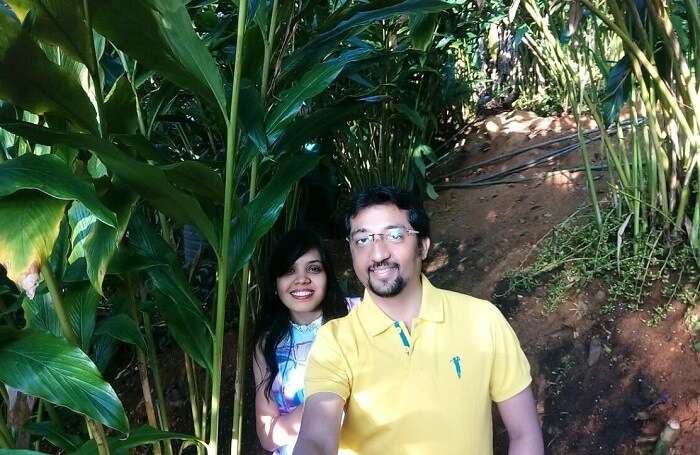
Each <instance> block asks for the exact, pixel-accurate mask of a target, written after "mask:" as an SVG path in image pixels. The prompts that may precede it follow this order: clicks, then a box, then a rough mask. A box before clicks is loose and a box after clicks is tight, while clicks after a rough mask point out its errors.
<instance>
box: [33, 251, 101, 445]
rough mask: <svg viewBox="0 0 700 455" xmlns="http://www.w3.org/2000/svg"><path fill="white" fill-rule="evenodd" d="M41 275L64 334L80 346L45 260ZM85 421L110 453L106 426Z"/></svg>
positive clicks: (96, 439) (76, 345)
mask: <svg viewBox="0 0 700 455" xmlns="http://www.w3.org/2000/svg"><path fill="white" fill-rule="evenodd" d="M41 275H42V276H43V277H44V281H46V287H48V288H49V293H50V294H51V301H52V303H53V307H54V310H55V311H56V316H57V317H58V320H59V322H60V324H61V330H62V331H63V336H64V337H66V339H67V340H68V341H69V342H70V344H72V345H73V346H75V347H78V346H79V344H78V337H77V336H75V332H74V331H73V327H72V326H71V324H70V320H69V319H68V313H66V308H65V306H64V305H63V298H62V297H61V292H60V290H59V289H58V284H57V283H56V277H55V276H54V274H53V271H52V270H51V267H49V265H48V264H47V263H46V262H44V263H43V264H41ZM85 422H87V425H88V428H89V429H90V432H91V434H92V435H93V437H94V439H95V443H96V444H97V452H98V453H99V455H109V446H108V445H107V437H106V436H105V433H104V428H103V427H102V424H101V423H98V422H95V421H94V420H92V419H90V418H89V417H87V416H86V417H85Z"/></svg>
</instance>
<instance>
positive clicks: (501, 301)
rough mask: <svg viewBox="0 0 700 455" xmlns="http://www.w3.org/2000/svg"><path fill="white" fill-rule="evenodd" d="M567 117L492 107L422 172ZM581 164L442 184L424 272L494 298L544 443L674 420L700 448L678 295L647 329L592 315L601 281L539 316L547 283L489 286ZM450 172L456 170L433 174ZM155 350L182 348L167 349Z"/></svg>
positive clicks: (618, 442)
mask: <svg viewBox="0 0 700 455" xmlns="http://www.w3.org/2000/svg"><path fill="white" fill-rule="evenodd" d="M574 125H575V124H574V122H573V120H572V119H570V118H556V117H552V118H538V117H536V116H535V115H534V114H532V113H527V112H512V113H505V114H499V115H497V116H493V117H490V118H488V119H486V120H485V121H483V122H481V123H480V124H478V125H477V127H476V128H474V129H473V130H472V131H471V132H470V133H469V134H468V135H466V136H465V137H464V138H463V139H462V140H461V141H460V143H459V144H458V147H459V148H460V150H461V151H459V152H456V153H453V154H451V156H452V158H450V159H449V160H447V161H446V162H444V163H442V164H440V165H439V166H438V167H436V168H435V169H434V170H433V171H432V178H433V179H435V180H436V183H442V184H450V183H456V182H461V181H467V180H470V181H473V180H474V179H478V178H482V177H484V176H489V175H493V174H495V173H497V172H502V171H504V170H506V169H509V168H511V167H513V166H515V165H517V164H520V163H524V162H526V161H528V160H532V159H535V158H537V157H540V156H542V155H543V154H544V153H547V152H548V151H553V150H555V149H557V148H561V147H562V146H565V145H567V144H571V143H573V141H572V140H568V141H563V142H560V143H558V144H552V145H550V146H546V147H542V148H536V149H533V150H531V151H529V152H526V153H523V154H521V155H519V156H517V157H514V158H512V159H510V160H508V161H504V162H501V163H498V164H493V165H484V166H475V167H474V168H473V169H471V170H469V171H467V172H456V173H455V171H457V170H459V169H461V168H464V167H466V166H470V165H474V164H475V163H479V162H481V161H483V160H485V159H489V158H492V157H495V156H497V155H500V154H504V153H508V152H509V151H512V150H515V149H518V148H521V147H524V146H527V145H530V144H536V143H541V142H545V141H549V140H551V139H552V138H558V137H565V136H569V135H571V134H572V133H575V126H574ZM586 126H587V128H592V127H594V126H595V125H593V124H587V125H586ZM589 152H590V153H591V155H592V156H593V157H594V164H596V163H597V160H598V146H597V145H596V144H595V143H593V144H591V147H590V150H589ZM580 163H581V162H580V159H579V155H578V152H577V151H576V150H574V151H572V152H571V153H570V154H568V155H565V156H561V157H558V158H556V159H553V160H551V161H548V162H547V163H545V164H544V165H541V166H538V167H534V168H532V169H529V170H526V171H524V172H521V173H518V174H514V175H511V176H508V177H505V180H507V181H509V182H510V183H504V184H500V185H493V186H481V187H472V188H469V189H445V190H442V191H441V192H440V197H439V198H438V199H437V200H436V201H431V202H428V203H427V209H428V211H429V213H430V215H431V219H432V229H433V232H432V240H433V247H432V248H431V250H432V251H431V254H430V257H429V260H428V262H427V263H426V273H427V274H428V276H429V277H430V278H431V280H432V281H433V282H434V283H435V284H436V285H438V286H441V287H445V288H449V289H453V290H457V291H460V292H465V293H469V294H472V295H474V296H477V297H481V298H485V299H491V300H492V301H494V302H495V303H496V304H497V305H498V306H499V308H501V310H502V311H503V312H504V314H505V315H506V316H507V317H508V319H509V320H510V322H511V324H512V325H513V327H514V329H515V331H516V332H517V333H518V336H519V338H520V341H521V344H522V346H523V349H524V351H525V353H526V355H527V357H528V359H529V360H530V363H531V366H532V373H533V378H534V381H533V388H534V391H535V395H536V398H537V400H538V412H539V414H540V417H541V420H542V424H543V429H544V435H545V444H546V447H547V450H546V452H547V453H548V454H554V455H560V454H561V455H563V454H567V455H568V454H649V453H650V452H651V449H652V448H653V446H654V440H655V438H656V437H657V436H658V434H659V433H660V431H661V430H662V429H663V427H664V424H665V422H667V421H668V420H669V419H671V418H674V419H677V420H678V421H679V422H680V425H681V431H680V435H679V438H678V440H677V441H676V443H675V444H674V446H673V448H672V449H671V452H670V453H671V454H683V455H687V454H699V453H700V354H698V353H697V352H695V351H694V349H693V347H692V343H693V337H694V335H693V334H692V333H691V332H690V330H689V329H688V327H687V324H686V323H685V320H686V317H687V312H688V311H687V309H686V308H685V307H684V306H683V305H681V304H680V303H676V304H674V305H673V306H672V307H671V311H670V312H669V315H668V317H667V318H666V319H665V320H664V321H662V322H661V324H659V325H658V326H657V327H654V328H649V327H647V326H646V325H645V323H644V322H643V321H642V317H641V316H640V314H639V313H634V312H625V311H622V310H617V312H616V313H613V314H612V315H610V316H605V317H604V316H602V315H601V313H600V311H599V309H600V307H601V306H602V305H604V304H605V303H607V301H608V297H607V292H606V289H605V287H604V286H603V285H602V284H601V283H598V282H595V283H593V284H591V285H590V286H588V287H587V288H586V289H584V290H583V291H581V292H579V293H576V294H574V295H570V296H569V298H568V300H567V303H566V304H565V305H562V306H560V307H559V308H558V309H557V310H556V311H554V312H553V313H550V314H548V315H546V316H545V315H544V314H543V313H544V312H543V296H544V291H545V290H544V288H540V289H537V290H536V291H535V292H534V293H533V294H532V295H526V296H525V295H514V296H513V295H511V296H507V297H494V295H499V294H500V293H501V292H500V291H502V290H503V287H504V281H503V277H504V275H505V273H506V272H508V271H510V270H514V269H516V268H518V267H520V266H521V265H522V264H527V262H528V261H530V260H532V259H533V258H534V257H535V255H536V253H537V251H536V246H537V243H538V241H540V240H541V239H542V238H543V237H544V236H545V235H546V234H547V233H548V232H549V231H550V230H551V229H552V227H554V226H555V225H557V224H558V223H560V222H561V221H563V220H564V219H566V218H567V217H569V216H570V215H571V214H572V213H574V212H575V211H577V210H579V209H581V208H583V209H584V210H585V206H587V205H588V200H589V197H588V193H587V190H586V182H585V177H584V174H583V173H582V172H577V171H565V172H554V171H558V170H562V169H572V168H576V167H578V166H580V165H581V164H580ZM448 172H450V173H453V174H454V175H451V176H450V177H449V178H439V176H440V175H444V174H445V173H448ZM545 172H550V173H549V174H546V175H545V174H543V173H545ZM596 184H597V185H598V194H599V196H601V197H602V196H604V193H605V190H606V188H605V185H606V184H605V182H604V181H603V180H602V179H598V180H597V183H596ZM337 250H338V251H339V252H340V253H341V254H340V255H339V256H340V257H339V258H337V259H338V262H339V263H340V264H339V265H340V267H338V269H339V270H345V272H344V273H343V275H344V277H345V278H347V279H348V280H349V286H350V288H351V289H353V290H355V292H357V289H358V286H357V282H356V281H353V280H354V276H353V274H352V272H351V267H349V258H348V256H347V254H346V253H345V254H344V253H343V252H344V250H345V248H344V247H343V246H339V247H338V248H337ZM343 266H344V267H343ZM497 290H498V291H499V292H496V291H497ZM657 294H658V293H657ZM659 299H661V297H660V296H658V295H656V296H654V295H652V297H650V299H649V301H648V302H646V303H645V305H646V307H649V308H653V307H654V306H655V304H656V301H657V300H659ZM696 308H697V307H696ZM696 312H697V310H696ZM698 316H700V314H698ZM594 340H595V341H594ZM592 341H593V344H594V345H595V344H596V343H597V342H599V343H600V344H599V345H600V349H599V350H597V352H599V353H600V356H599V358H598V359H597V361H594V362H589V356H590V353H591V344H592ZM235 344H236V343H235V339H234V337H233V335H232V334H229V336H228V337H227V340H226V358H225V361H224V363H225V367H224V371H225V378H224V382H223V390H224V398H223V405H222V407H223V411H224V415H223V422H222V424H221V427H222V428H223V429H227V428H230V425H231V414H232V403H233V401H232V399H233V397H232V390H233V381H232V373H233V371H234V364H235V359H234V358H233V356H234V352H235ZM162 349H163V350H164V351H165V352H171V353H172V352H179V351H178V350H177V349H175V348H174V347H173V346H163V347H162ZM594 350H595V349H594ZM161 362H162V364H163V367H162V369H163V377H164V378H165V381H166V395H167V399H168V401H169V403H170V413H171V415H172V417H171V420H172V421H173V422H172V427H173V429H175V430H177V431H183V432H188V433H191V417H190V408H189V403H188V402H187V383H186V379H185V374H184V368H183V367H182V359H181V354H177V355H165V356H161ZM589 363H591V365H590V366H589ZM133 367H134V366H133V364H132V365H131V366H130V367H129V368H130V369H131V370H133ZM127 373H128V374H126V375H124V377H123V378H122V380H120V382H119V389H120V390H119V392H120V396H122V398H123V399H124V404H125V407H126V409H129V410H130V415H129V417H130V420H131V421H132V422H142V421H143V420H145V419H144V417H143V415H144V410H143V402H142V398H141V393H140V385H139V383H138V379H137V378H138V375H137V374H133V371H131V372H129V371H127ZM123 392H126V393H123ZM246 401H247V403H248V404H247V405H246V408H247V410H248V412H247V414H248V417H247V419H246V420H247V423H246V430H245V436H244V438H245V441H246V444H245V446H244V449H243V453H244V454H246V455H249V454H258V453H262V452H261V451H260V449H259V447H258V446H257V444H256V442H257V441H256V437H255V430H254V427H253V425H252V412H253V408H252V400H250V398H249V399H248V400H246ZM495 435H496V453H498V454H505V453H506V449H505V448H506V447H507V445H506V441H507V435H506V433H505V430H504V429H503V428H502V426H501V425H500V424H498V425H497V428H496V431H495ZM228 436H229V435H228V434H223V433H222V434H221V440H222V441H228V440H229V438H228Z"/></svg>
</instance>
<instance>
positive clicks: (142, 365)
mask: <svg viewBox="0 0 700 455" xmlns="http://www.w3.org/2000/svg"><path fill="white" fill-rule="evenodd" d="M126 287H127V290H128V293H129V312H130V313H131V318H132V319H133V320H134V322H135V323H136V327H140V326H141V321H140V318H139V310H138V306H137V304H136V297H135V296H134V286H133V282H132V279H131V277H130V276H129V275H128V274H127V276H126ZM136 357H137V359H138V364H139V378H140V379H141V390H142V391H143V402H144V406H145V408H146V418H147V419H148V424H149V425H150V426H152V427H153V428H160V427H159V426H158V420H157V419H156V411H155V409H154V408H153V397H152V396H151V384H150V382H149V380H148V364H147V360H146V354H145V353H144V352H143V351H142V350H141V349H140V348H138V347H137V348H136ZM153 453H155V454H156V455H159V454H160V453H161V448H160V442H158V441H156V442H154V443H153Z"/></svg>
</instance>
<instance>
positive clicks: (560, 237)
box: [505, 210, 700, 326]
mask: <svg viewBox="0 0 700 455" xmlns="http://www.w3.org/2000/svg"><path fill="white" fill-rule="evenodd" d="M621 226H622V227H621ZM630 231H631V227H630V226H628V225H627V223H625V220H624V219H623V218H621V217H619V216H618V215H617V214H616V211H615V210H608V211H607V212H606V213H605V214H604V223H603V229H602V231H599V230H598V228H597V226H596V223H595V221H594V220H593V219H592V217H591V216H590V215H588V214H586V213H582V212H577V213H575V214H574V215H572V216H571V217H569V218H568V219H567V220H565V221H564V222H562V223H561V224H559V225H558V226H556V227H555V228H554V229H553V230H552V231H551V232H550V233H549V234H548V235H547V236H546V237H545V238H544V239H542V240H541V241H540V242H539V245H538V256H537V258H536V259H535V261H534V262H533V263H532V264H531V265H529V266H527V267H521V268H519V269H516V270H513V271H511V272H509V273H508V274H506V277H505V278H506V280H507V282H508V287H507V290H506V291H505V294H508V293H525V294H527V293H532V292H533V291H534V290H535V289H537V288H538V287H540V286H546V291H545V297H544V310H543V312H544V313H545V314H548V313H551V312H553V311H555V310H556V309H557V308H559V307H560V306H561V305H562V304H563V303H565V302H566V301H567V299H568V296H569V295H570V293H571V292H575V291H580V290H582V289H583V288H585V287H586V286H587V285H588V284H590V283H591V281H593V280H594V279H598V280H601V281H602V282H603V283H605V285H606V287H607V289H608V301H607V302H605V303H604V304H603V305H602V307H601V312H602V313H603V314H612V313H613V312H614V311H615V310H618V309H626V310H630V311H638V310H644V311H645V312H646V313H647V314H646V315H645V316H644V320H645V322H646V323H647V324H648V325H650V326H653V325H657V324H658V323H659V322H660V321H661V320H663V319H664V318H665V317H666V315H667V314H668V310H669V309H670V307H671V305H672V303H673V301H675V300H678V301H681V302H683V303H685V304H687V305H693V304H694V302H695V300H696V298H697V296H698V293H699V290H700V280H699V277H700V274H699V273H698V266H697V260H696V258H695V257H694V256H693V254H692V250H691V248H690V247H689V246H688V245H687V244H686V243H684V242H682V241H680V239H675V240H674V239H671V238H667V237H666V236H664V235H663V234H662V233H661V231H659V230H650V231H649V232H648V233H647V234H645V235H642V236H640V237H639V238H637V239H636V240H635V239H634V238H633V235H632V233H631V232H630ZM655 282H660V289H661V293H660V299H659V301H661V302H663V303H661V304H658V305H657V306H655V307H654V308H646V309H645V308H643V307H642V305H643V303H644V301H645V300H646V298H647V297H649V295H650V294H651V290H652V286H653V284H654V283H655Z"/></svg>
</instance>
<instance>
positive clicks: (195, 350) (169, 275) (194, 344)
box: [129, 215, 213, 371]
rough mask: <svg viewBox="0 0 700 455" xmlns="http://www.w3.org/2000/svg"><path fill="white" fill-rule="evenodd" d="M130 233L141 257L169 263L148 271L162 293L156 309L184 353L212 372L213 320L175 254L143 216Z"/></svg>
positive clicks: (136, 216) (136, 219)
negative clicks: (205, 312)
mask: <svg viewBox="0 0 700 455" xmlns="http://www.w3.org/2000/svg"><path fill="white" fill-rule="evenodd" d="M129 232H130V234H129V241H130V242H131V246H132V247H133V248H134V250H136V251H137V252H138V253H139V254H141V255H143V256H147V257H153V258H160V259H165V260H167V261H168V265H166V266H160V267H152V268H149V269H147V270H146V273H147V274H148V277H149V280H150V282H151V285H152V286H153V287H154V288H155V289H157V290H158V291H159V292H160V293H162V295H160V296H159V298H158V299H157V300H156V306H157V308H158V310H159V311H160V313H161V315H162V316H163V319H165V322H166V323H167V325H168V330H169V331H170V333H171V334H172V336H173V338H174V339H175V341H176V342H177V343H178V345H179V346H180V347H181V348H182V350H183V351H185V352H187V353H188V354H189V355H190V356H191V357H192V359H193V360H194V361H196V362H197V363H198V364H199V365H201V366H202V367H204V368H206V369H208V370H209V371H212V355H213V354H212V353H213V338H212V331H211V328H210V327H209V321H208V319H207V317H206V316H205V315H204V312H203V311H202V303H201V302H200V301H199V299H198V298H197V297H196V296H195V295H194V293H193V292H192V290H191V289H190V287H189V285H188V283H187V280H186V279H185V276H184V275H183V273H182V271H181V270H180V268H179V267H178V265H177V262H176V261H177V259H176V254H175V252H174V251H173V250H172V248H170V246H169V245H168V244H167V243H166V242H165V241H164V240H163V238H162V237H161V236H160V235H158V234H157V233H155V232H154V231H153V229H152V228H151V226H149V225H148V223H147V222H146V220H145V219H144V217H143V216H141V215H135V216H134V218H133V220H132V223H131V228H130V230H129Z"/></svg>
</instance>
